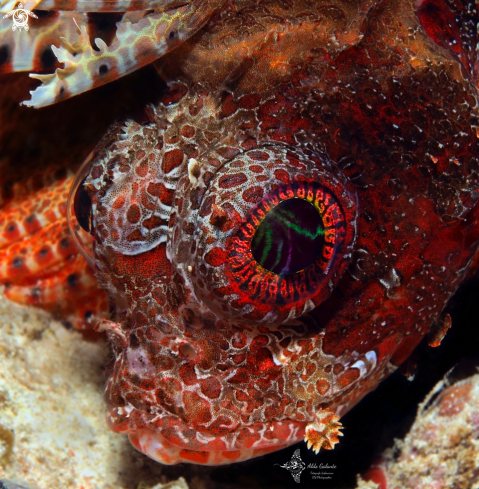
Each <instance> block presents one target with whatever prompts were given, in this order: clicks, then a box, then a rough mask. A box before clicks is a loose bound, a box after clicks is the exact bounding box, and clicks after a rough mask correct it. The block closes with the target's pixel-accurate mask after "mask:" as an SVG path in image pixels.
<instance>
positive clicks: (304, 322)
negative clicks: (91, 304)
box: [77, 0, 479, 464]
mask: <svg viewBox="0 0 479 489" xmlns="http://www.w3.org/2000/svg"><path fill="white" fill-rule="evenodd" d="M431 5H432V7H431ZM461 5H462V6H461ZM434 9H436V10H434ZM437 9H439V11H440V13H441V14H443V16H445V18H446V21H447V22H449V27H448V24H447V22H446V23H442V24H441V23H440V22H439V21H438V23H437V24H434V23H433V24H431V11H432V12H433V14H434V13H437V11H438V10H437ZM441 9H442V10H441ZM448 15H449V17H447V16H448ZM455 18H458V19H459V20H458V21H455V20H454V19H455ZM441 22H442V21H441ZM454 22H456V24H454ZM476 23H477V12H476V7H475V5H474V4H473V3H470V4H467V8H465V7H464V5H463V4H459V3H458V4H455V3H452V2H451V3H450V4H447V5H446V4H438V5H435V4H434V5H433V4H422V5H421V6H419V7H418V5H416V4H414V3H411V2H407V1H397V0H390V1H386V2H382V3H381V4H379V5H376V4H373V3H372V2H371V3H368V2H350V3H346V2H339V1H338V2H333V3H328V4H327V5H326V4H323V3H321V2H308V1H306V0H305V1H296V2H291V3H286V2H281V1H273V0H272V1H269V2H255V1H249V0H244V1H238V2H235V3H234V5H233V4H227V5H225V6H224V8H223V9H222V10H221V11H217V12H216V14H214V15H213V17H212V19H211V20H210V22H209V23H208V25H207V26H206V27H205V28H204V29H203V30H201V31H200V32H199V33H198V34H196V35H195V36H193V37H192V38H191V39H190V40H189V41H187V42H185V43H184V44H183V45H182V46H181V47H179V48H178V49H177V50H175V52H173V53H171V54H170V55H167V56H165V57H164V58H163V59H162V60H161V61H160V62H159V64H158V69H159V71H160V72H161V73H162V75H163V77H164V79H165V80H167V81H168V82H169V84H170V91H169V92H168V93H167V94H166V95H165V96H164V97H163V100H162V102H161V103H160V104H159V105H158V106H156V107H154V108H149V109H148V110H147V115H148V120H147V121H145V122H144V123H143V124H138V123H132V122H130V123H127V124H126V125H125V126H124V127H123V128H120V126H118V125H117V126H114V127H112V129H111V130H110V132H109V133H108V135H107V136H106V137H105V138H104V140H103V142H102V143H101V144H100V146H99V147H98V148H97V150H96V153H95V154H94V156H93V159H92V161H91V163H90V164H89V165H88V167H87V168H86V169H84V170H83V172H82V173H81V175H80V176H79V177H78V179H77V180H78V183H80V182H81V181H82V180H83V178H84V176H85V175H87V179H86V182H85V186H84V188H85V189H86V191H87V192H88V193H89V195H90V198H91V200H92V213H93V214H92V216H93V219H92V223H93V235H94V238H95V261H96V266H97V276H98V278H99V280H100V284H101V285H102V286H103V287H104V288H105V289H106V290H107V291H108V292H109V294H110V296H111V298H112V300H113V303H115V304H116V306H117V307H116V315H115V317H114V318H113V319H114V321H113V322H107V321H105V322H103V323H101V324H100V325H99V328H98V329H99V330H106V331H107V332H108V334H109V337H110V339H111V343H112V346H113V349H114V353H115V359H114V361H113V362H112V364H111V365H110V367H109V369H108V381H107V389H106V400H107V403H108V406H109V414H108V420H109V424H110V426H111V427H112V429H114V430H115V431H118V432H122V433H128V434H129V435H130V439H131V441H132V442H133V444H134V445H135V446H136V447H137V448H139V449H140V450H141V451H143V452H145V453H146V454H147V455H149V456H150V457H152V458H154V459H156V460H159V461H161V462H163V463H177V462H182V461H189V462H195V463H202V464H221V463H230V462H232V461H240V460H244V459H246V458H250V457H254V456H257V455H261V454H263V453H266V452H268V451H272V450H277V449H279V448H282V447H284V446H286V445H289V444H292V443H295V442H297V441H298V440H300V439H302V438H303V437H304V438H305V440H306V441H307V442H308V445H310V446H312V447H313V449H314V450H316V451H317V450H319V448H320V447H321V446H323V447H325V448H332V446H333V445H334V444H335V443H336V442H337V441H338V438H337V437H338V435H339V432H338V429H339V423H338V422H337V420H338V416H341V415H343V414H344V413H345V412H347V411H348V410H349V409H350V408H351V407H353V406H354V404H356V403H357V402H358V401H359V400H360V399H361V398H362V397H363V396H364V395H365V394H366V393H367V392H368V391H370V390H371V389H374V387H375V386H376V385H377V383H378V382H379V381H380V380H381V379H383V378H384V377H386V376H387V375H388V374H389V373H390V372H391V371H393V370H394V369H395V368H396V367H397V366H398V365H400V364H401V363H402V362H403V361H404V360H405V359H406V358H407V357H408V356H409V354H410V353H411V351H412V350H413V349H414V348H415V346H416V345H417V344H418V343H419V341H420V340H421V338H422V337H423V336H424V335H425V334H426V333H427V332H428V330H429V329H430V327H431V325H433V324H434V323H435V321H437V320H438V319H439V317H440V314H441V312H442V310H443V308H444V306H445V304H446V303H447V301H448V299H449V298H450V297H451V295H452V294H453V293H454V292H455V290H456V289H457V287H458V286H459V284H460V283H461V282H462V281H463V280H464V278H465V277H466V276H467V274H468V273H471V270H472V268H471V267H473V266H474V267H475V261H474V258H475V255H476V251H477V246H478V240H479V235H478V223H477V213H478V212H479V211H478V208H477V206H476V201H477V196H478V178H477V170H478V160H477V154H478V152H477V150H478V132H477V127H478V119H477V117H478V109H477V88H476V85H475V79H474V76H475V72H474V66H475V63H476V57H475V56H476V53H475V49H474V47H475V45H476V43H477V39H476V38H475V36H476V34H475V31H474V29H473V28H471V26H475V25H476ZM431 25H432V27H431ZM451 26H452V27H451ZM441 33H442V35H441ZM454 36H456V37H454ZM453 41H454V42H453ZM79 191H81V190H79ZM83 191H84V190H83ZM327 194H329V195H330V197H328V198H326V197H325V196H326V195H327ZM274 199H276V201H275V200H274ZM289 199H302V200H306V201H308V202H310V203H313V204H314V205H315V207H316V209H317V211H318V213H319V214H320V216H321V219H322V221H323V224H324V229H325V230H326V231H328V233H330V234H329V235H328V236H329V237H328V239H325V244H324V247H323V251H322V254H321V255H320V256H319V257H318V259H317V260H316V261H315V262H314V263H312V264H311V265H310V266H309V267H306V268H305V269H304V270H302V271H298V272H297V273H292V274H289V275H284V274H283V275H281V274H280V275H279V276H278V274H277V273H273V272H271V271H268V270H265V269H264V268H262V267H261V265H259V264H258V263H257V262H256V261H255V259H254V257H253V256H252V254H251V242H252V241H251V240H252V239H253V237H254V235H255V233H256V231H257V229H258V227H259V225H260V224H261V222H262V219H264V217H265V215H266V214H267V213H268V212H270V210H271V209H272V208H273V207H274V206H275V205H277V203H279V202H280V201H281V202H282V201H285V200H289ZM329 206H331V209H334V210H331V211H330V213H329V214H328V212H329V209H330V207H329ZM326 235H327V234H325V236H326ZM439 329H441V328H439ZM442 329H443V330H444V331H445V330H447V328H442ZM439 336H440V335H439ZM437 341H438V340H437V338H436V339H433V342H437Z"/></svg>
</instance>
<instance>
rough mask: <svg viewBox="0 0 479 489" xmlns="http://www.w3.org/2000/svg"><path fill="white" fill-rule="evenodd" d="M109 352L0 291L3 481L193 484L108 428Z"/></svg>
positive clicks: (74, 487) (44, 487) (127, 486)
mask: <svg viewBox="0 0 479 489" xmlns="http://www.w3.org/2000/svg"><path fill="white" fill-rule="evenodd" d="M109 355H110V353H109V349H108V347H107V345H106V343H105V342H104V341H102V340H99V341H94V342H92V341H86V340H85V339H84V338H83V337H82V336H81V334H80V333H77V332H75V331H68V330H67V329H65V328H64V327H63V326H62V325H61V324H60V323H58V322H56V321H52V320H51V317H50V316H49V315H47V314H46V313H42V312H40V311H36V310H31V309H25V308H21V307H19V306H16V305H14V304H11V303H9V302H8V301H6V300H5V299H4V298H3V297H2V296H1V295H0V482H2V481H4V484H5V486H6V487H10V486H12V487H15V484H18V485H20V486H22V487H25V488H28V489H137V488H141V489H146V488H151V487H153V486H154V487H155V489H158V488H160V487H161V488H163V487H165V488H168V489H173V488H176V489H187V488H188V486H187V484H186V482H185V481H184V480H183V479H181V478H180V480H178V481H176V482H168V481H167V478H166V476H165V475H164V474H163V473H162V471H163V467H162V466H161V465H159V464H155V463H154V462H151V461H149V460H148V459H147V458H146V457H144V456H143V455H141V454H140V453H138V452H136V451H135V450H134V449H133V448H132V447H131V445H130V444H129V442H128V440H127V437H126V436H124V435H119V434H115V433H113V432H111V431H110V430H109V429H108V428H107V425H106V422H105V417H104V412H105V405H104V401H103V384H104V377H103V367H104V365H105V364H106V363H107V362H108V360H109ZM2 483H3V482H2ZM165 483H167V484H166V485H165V486H164V485H163V484H165ZM0 487H1V484H0Z"/></svg>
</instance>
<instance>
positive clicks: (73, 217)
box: [67, 154, 95, 268]
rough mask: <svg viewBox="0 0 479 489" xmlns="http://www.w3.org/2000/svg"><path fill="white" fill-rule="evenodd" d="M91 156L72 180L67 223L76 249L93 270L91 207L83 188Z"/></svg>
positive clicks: (88, 197)
mask: <svg viewBox="0 0 479 489" xmlns="http://www.w3.org/2000/svg"><path fill="white" fill-rule="evenodd" d="M91 161H92V154H90V156H89V157H88V158H87V159H86V161H85V162H84V163H83V165H82V166H81V168H80V170H79V171H78V173H77V175H76V176H75V179H74V180H73V183H72V186H71V189H70V194H69V195H68V203H67V221H68V228H69V230H70V234H71V236H72V239H73V242H74V243H75V245H76V247H77V248H78V250H79V251H80V253H81V254H82V255H83V257H84V258H85V260H86V261H87V262H88V264H89V265H90V266H91V267H92V268H95V258H94V253H93V243H94V238H93V231H94V226H93V205H92V201H91V198H90V195H89V194H88V191H87V189H86V188H85V181H86V179H87V177H88V174H89V171H90V169H91Z"/></svg>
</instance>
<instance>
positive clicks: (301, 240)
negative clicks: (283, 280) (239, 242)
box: [251, 198, 324, 275]
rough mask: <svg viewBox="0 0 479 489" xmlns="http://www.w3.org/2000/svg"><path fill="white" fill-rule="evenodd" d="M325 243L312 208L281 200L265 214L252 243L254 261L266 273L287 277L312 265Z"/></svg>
mask: <svg viewBox="0 0 479 489" xmlns="http://www.w3.org/2000/svg"><path fill="white" fill-rule="evenodd" d="M323 243H324V227H323V221H322V219H321V216H320V214H319V212H318V210H317V209H316V208H315V207H314V205H312V204H310V203H309V202H308V201H306V200H302V199H297V198H295V199H289V200H284V201H283V202H281V203H280V204H278V205H277V206H276V207H275V208H274V209H272V210H271V211H269V212H268V214H266V217H265V218H264V219H263V221H262V222H261V224H260V225H259V227H258V229H257V230H256V233H255V235H254V236H253V240H252V241H251V252H252V253H253V257H254V259H255V260H256V261H257V262H258V263H259V264H260V265H261V266H262V267H263V268H265V269H266V270H269V271H271V272H274V273H277V274H278V275H289V274H292V273H296V272H299V271H301V270H304V269H305V268H307V267H309V266H310V265H312V264H313V263H314V262H315V261H316V259H317V258H318V256H319V255H320V254H321V252H322V249H323Z"/></svg>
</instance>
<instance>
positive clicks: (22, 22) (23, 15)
mask: <svg viewBox="0 0 479 489" xmlns="http://www.w3.org/2000/svg"><path fill="white" fill-rule="evenodd" d="M29 16H30V17H34V18H35V19H38V17H37V16H36V15H35V14H34V13H33V12H30V10H25V9H24V8H23V3H19V4H18V5H17V8H16V9H14V10H11V11H10V12H8V14H7V15H4V16H3V18H4V19H6V18H7V17H12V18H13V25H12V31H16V30H17V29H18V30H19V31H21V30H22V29H25V30H26V31H28V17H29Z"/></svg>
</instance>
